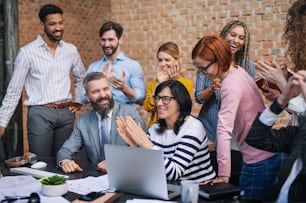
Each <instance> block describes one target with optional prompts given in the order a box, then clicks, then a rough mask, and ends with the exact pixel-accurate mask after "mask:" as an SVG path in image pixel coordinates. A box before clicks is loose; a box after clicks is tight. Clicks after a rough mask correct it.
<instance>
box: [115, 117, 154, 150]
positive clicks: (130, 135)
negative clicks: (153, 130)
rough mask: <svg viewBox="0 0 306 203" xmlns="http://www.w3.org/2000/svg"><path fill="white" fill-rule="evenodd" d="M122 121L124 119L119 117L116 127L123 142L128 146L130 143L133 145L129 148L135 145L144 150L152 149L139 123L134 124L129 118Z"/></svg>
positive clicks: (151, 144)
mask: <svg viewBox="0 0 306 203" xmlns="http://www.w3.org/2000/svg"><path fill="white" fill-rule="evenodd" d="M123 120H124V118H122V117H119V120H118V118H117V120H116V121H117V125H118V133H119V135H120V136H121V137H122V138H123V139H124V140H125V141H127V143H128V144H129V145H131V144H130V143H132V144H134V145H131V146H135V143H136V145H138V146H141V147H144V148H146V149H151V148H152V147H153V143H152V142H151V141H150V139H149V138H148V136H147V134H146V133H145V132H144V131H143V130H142V128H141V126H140V124H139V123H136V122H135V121H134V120H133V119H132V118H131V117H130V116H128V117H127V118H126V119H125V122H124V121H123ZM118 121H119V122H118ZM119 126H120V127H119Z"/></svg>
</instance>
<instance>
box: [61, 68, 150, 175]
mask: <svg viewBox="0 0 306 203" xmlns="http://www.w3.org/2000/svg"><path fill="white" fill-rule="evenodd" d="M83 84H84V89H85V91H86V93H85V96H86V98H87V100H88V101H89V102H90V103H91V105H92V107H93V109H92V110H91V111H89V112H87V113H85V114H83V115H81V116H80V117H79V118H78V122H77V125H76V127H75V129H74V131H73V132H72V134H71V136H70V137H69V139H68V140H66V142H65V143H64V144H63V146H62V147H61V149H60V150H59V151H58V153H57V163H58V164H59V166H60V167H61V168H62V170H63V171H64V172H65V173H71V172H75V171H83V169H82V168H81V167H80V165H79V164H78V163H76V161H75V160H73V155H74V154H75V153H76V152H78V151H80V149H81V148H82V147H84V148H85V153H86V156H87V159H88V161H89V163H90V164H92V165H96V166H97V170H100V171H103V172H106V162H105V156H104V145H105V144H116V145H127V143H126V142H125V141H124V140H123V139H122V138H121V137H120V135H119V134H118V133H117V124H116V118H117V117H118V116H123V117H126V116H130V117H132V118H133V119H134V120H135V121H136V122H137V123H139V125H141V127H142V128H143V129H144V130H145V131H146V127H145V123H144V122H143V120H142V117H141V114H140V111H139V109H138V107H136V106H134V105H128V104H122V103H117V102H115V101H114V100H113V95H112V91H111V87H110V82H109V80H108V78H107V77H106V76H105V75H104V74H103V73H101V72H91V73H89V74H88V75H87V76H86V77H85V79H84V82H83Z"/></svg>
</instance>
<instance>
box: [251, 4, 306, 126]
mask: <svg viewBox="0 0 306 203" xmlns="http://www.w3.org/2000/svg"><path fill="white" fill-rule="evenodd" d="M283 38H284V40H285V42H286V44H287V52H286V58H287V59H288V61H289V62H290V64H291V67H290V69H291V70H293V71H294V72H297V71H300V70H306V0H298V1H296V2H294V3H293V4H292V6H291V7H290V8H289V9H288V13H287V16H286V25H285V28H284V34H283ZM255 68H256V70H257V73H258V75H259V76H260V77H262V78H264V79H266V80H268V81H269V82H271V83H274V84H276V85H277V86H278V88H279V90H280V91H281V92H282V91H283V90H284V88H285V87H286V85H287V80H288V73H287V68H285V69H284V67H283V66H282V65H280V64H278V63H276V62H268V61H258V62H256V63H255ZM280 91H278V90H275V89H272V88H267V89H266V92H263V95H264V96H266V98H267V99H269V100H271V101H274V100H275V99H276V98H277V97H278V96H279V95H280ZM305 109H306V102H305V100H304V98H303V96H302V95H301V94H300V95H299V96H298V97H295V98H293V99H291V100H290V101H289V104H288V108H287V110H288V111H290V112H291V113H294V114H293V115H296V114H299V112H304V111H305ZM291 123H295V124H297V123H298V122H297V117H296V116H293V118H292V120H291Z"/></svg>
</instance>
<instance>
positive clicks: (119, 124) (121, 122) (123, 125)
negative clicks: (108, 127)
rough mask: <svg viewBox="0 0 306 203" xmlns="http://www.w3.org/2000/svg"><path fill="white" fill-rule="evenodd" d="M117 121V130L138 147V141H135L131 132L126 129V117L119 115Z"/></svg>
mask: <svg viewBox="0 0 306 203" xmlns="http://www.w3.org/2000/svg"><path fill="white" fill-rule="evenodd" d="M116 123H117V132H118V133H119V135H120V136H121V137H122V139H123V140H124V141H125V142H126V143H127V144H128V145H129V146H131V147H136V146H137V143H136V142H134V140H133V138H132V137H131V136H130V134H129V133H128V132H127V130H126V126H127V124H126V122H125V119H124V118H123V117H122V116H118V117H117V118H116Z"/></svg>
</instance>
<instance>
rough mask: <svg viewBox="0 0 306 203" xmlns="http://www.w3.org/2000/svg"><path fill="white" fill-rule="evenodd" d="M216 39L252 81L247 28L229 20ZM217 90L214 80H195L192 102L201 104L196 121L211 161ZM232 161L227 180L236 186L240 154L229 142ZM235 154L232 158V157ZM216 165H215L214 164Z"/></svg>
mask: <svg viewBox="0 0 306 203" xmlns="http://www.w3.org/2000/svg"><path fill="white" fill-rule="evenodd" d="M220 36H221V37H222V38H223V39H224V40H225V41H226V42H227V44H228V46H229V48H230V51H231V53H232V65H238V66H240V67H242V68H243V69H244V70H245V71H246V72H247V73H248V74H249V75H250V76H251V77H252V78H254V77H255V68H254V65H253V62H252V61H250V60H249V49H250V32H249V29H248V27H247V25H246V24H245V23H244V22H242V21H239V20H233V21H231V22H229V23H228V24H226V25H225V27H224V28H223V29H222V31H221V32H220ZM220 87H221V81H220V79H219V78H214V79H213V80H212V81H211V80H209V79H208V77H207V76H206V75H203V74H201V73H197V76H196V90H195V99H196V102H197V103H199V104H202V108H201V110H200V113H199V116H198V118H199V119H200V120H201V121H202V123H203V125H204V127H205V129H206V132H207V136H208V139H209V141H210V143H209V149H210V151H211V152H212V160H216V159H215V156H216V154H215V144H214V143H215V141H216V129H217V122H218V111H219V108H220V103H221V99H220ZM232 149H234V151H232V153H233V157H236V158H235V159H233V160H235V164H232V165H233V166H235V167H237V168H236V169H234V168H233V173H232V176H231V183H233V184H236V185H237V184H238V182H239V171H240V168H241V159H242V158H241V153H240V152H239V151H238V147H237V144H236V141H235V140H233V142H232ZM234 154H235V155H234ZM214 165H216V164H214Z"/></svg>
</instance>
